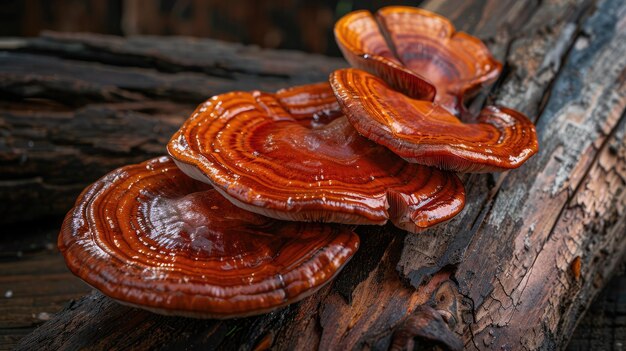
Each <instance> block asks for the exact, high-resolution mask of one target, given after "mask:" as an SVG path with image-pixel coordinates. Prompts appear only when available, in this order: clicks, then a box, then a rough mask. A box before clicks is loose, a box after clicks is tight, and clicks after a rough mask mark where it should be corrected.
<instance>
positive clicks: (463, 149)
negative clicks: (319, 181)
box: [330, 68, 538, 172]
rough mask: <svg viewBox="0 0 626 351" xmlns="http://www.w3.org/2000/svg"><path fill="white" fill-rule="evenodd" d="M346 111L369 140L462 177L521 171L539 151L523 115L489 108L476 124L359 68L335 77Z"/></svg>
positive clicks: (334, 75) (339, 73) (509, 110)
mask: <svg viewBox="0 0 626 351" xmlns="http://www.w3.org/2000/svg"><path fill="white" fill-rule="evenodd" d="M330 82H331V86H332V87H333V89H334V91H335V94H336V96H337V99H338V101H339V104H340V105H341V109H342V110H343V112H344V113H345V114H346V116H347V118H348V120H349V121H350V123H352V125H353V126H354V127H355V128H356V129H357V130H358V131H359V133H361V134H362V135H364V136H366V137H367V138H369V139H371V140H373V141H375V142H376V143H379V144H381V145H384V146H386V147H388V148H389V149H391V150H392V151H393V152H394V153H396V154H397V155H399V156H401V157H402V158H404V159H405V160H407V161H409V162H415V163H419V164H424V165H429V166H435V167H438V168H442V169H448V170H454V171H457V172H490V171H502V170H507V169H511V168H517V167H519V166H520V165H521V164H522V163H524V162H525V161H526V160H527V159H528V158H529V157H531V156H532V155H534V154H535V153H536V152H537V150H538V143H537V135H536V132H535V126H534V125H533V124H532V122H531V121H530V120H529V119H528V118H527V117H526V116H524V115H523V114H521V113H519V112H517V111H515V110H512V109H509V108H505V107H496V106H488V107H486V108H484V109H483V110H482V112H481V113H480V115H479V116H478V117H477V119H476V121H475V123H462V122H461V121H460V120H459V119H458V118H457V117H456V116H454V115H452V114H451V113H450V112H448V110H446V109H445V108H443V107H441V106H439V105H437V104H436V103H432V102H430V101H424V100H416V99H412V98H410V97H408V96H406V95H404V94H402V93H401V92H398V91H396V90H394V89H392V88H391V87H390V86H389V85H387V84H386V83H385V82H384V81H383V80H382V79H380V78H378V77H376V76H374V75H371V74H369V73H367V72H365V71H361V70H358V69H354V68H347V69H343V70H337V71H335V72H333V73H332V74H331V76H330Z"/></svg>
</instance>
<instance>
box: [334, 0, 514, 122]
mask: <svg viewBox="0 0 626 351" xmlns="http://www.w3.org/2000/svg"><path fill="white" fill-rule="evenodd" d="M335 38H336V40H337V44H338V46H339V48H340V49H341V51H342V52H343V54H344V57H345V58H346V60H348V62H350V64H351V65H352V66H353V67H356V68H360V69H363V70H366V71H368V72H370V73H372V74H376V75H378V76H379V77H381V78H383V79H384V80H385V81H386V82H387V83H388V84H390V85H391V86H392V87H394V88H395V89H397V90H400V91H402V92H403V93H405V94H407V95H409V96H411V97H413V98H416V99H420V100H430V101H432V100H433V98H434V99H435V101H436V102H438V103H439V104H440V105H442V106H444V107H445V108H446V109H448V110H449V111H450V112H452V113H455V114H458V113H460V112H461V111H462V110H463V105H462V103H463V101H462V100H463V97H464V96H469V95H471V94H473V93H475V92H476V91H477V90H478V89H479V88H480V87H481V86H482V85H484V84H488V83H490V82H493V81H494V80H495V79H496V78H497V77H498V75H499V74H500V72H501V71H502V64H501V63H500V62H498V61H497V60H496V59H494V58H493V56H492V55H491V53H490V52H489V49H487V47H486V46H485V45H484V44H483V43H482V42H481V41H480V40H479V39H478V38H476V37H473V36H471V35H469V34H467V33H463V32H456V31H455V29H454V26H453V25H452V23H451V22H450V21H448V20H447V19H446V18H445V17H442V16H439V15H437V14H435V13H432V12H429V11H426V10H422V9H419V8H414V7H407V6H389V7H385V8H382V9H380V10H379V11H378V12H377V13H376V17H374V16H373V15H372V14H371V13H369V12H367V11H355V12H351V13H349V14H347V15H346V16H344V17H342V18H341V19H340V20H339V21H338V22H337V23H336V24H335ZM418 81H421V83H418ZM428 85H430V86H433V87H436V93H437V94H436V97H435V89H432V88H428ZM416 87H421V88H416Z"/></svg>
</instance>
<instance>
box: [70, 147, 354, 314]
mask: <svg viewBox="0 0 626 351" xmlns="http://www.w3.org/2000/svg"><path fill="white" fill-rule="evenodd" d="M358 245H359V237H358V236H357V235H356V234H355V233H354V232H353V231H352V230H351V229H350V228H348V227H346V226H339V225H330V224H318V223H304V222H283V221H277V220H274V219H270V218H267V217H263V216H260V215H258V214H254V213H250V212H247V211H244V210H241V209H240V208H238V207H236V206H234V205H233V204H231V203H230V202H229V201H228V200H226V199H225V198H224V197H223V196H221V195H220V194H219V193H218V192H217V191H215V189H213V188H212V187H211V186H210V185H208V184H205V183H201V182H199V181H196V180H194V179H191V178H189V177H187V176H186V175H184V174H183V173H182V172H181V171H180V170H179V169H178V168H177V167H176V165H175V164H174V162H172V161H171V160H170V159H169V158H168V157H161V158H157V159H153V160H150V161H147V162H144V163H141V164H137V165H129V166H125V167H122V168H120V169H117V170H115V171H113V172H111V173H109V174H107V175H105V176H104V177H102V178H101V179H100V180H98V181H97V182H95V183H94V184H92V185H91V186H89V187H88V188H87V189H85V191H83V193H82V194H81V195H80V196H79V198H78V200H77V201H76V206H75V207H74V208H73V209H72V210H71V211H70V212H69V213H68V215H67V216H66V218H65V221H64V223H63V227H62V229H61V234H60V235H59V248H60V250H61V252H62V253H63V255H64V256H65V260H66V263H67V266H68V267H69V268H70V270H71V271H72V272H73V273H74V274H76V275H77V276H79V277H80V278H82V279H83V280H85V281H86V282H87V283H89V284H90V285H92V286H93V287H95V288H97V289H98V290H100V291H102V292H104V293H105V294H106V295H108V296H110V297H112V298H114V299H116V300H118V301H120V302H122V303H125V304H129V305H133V306H137V307H141V308H145V309H148V310H151V311H154V312H157V313H162V314H171V315H181V316H191V317H202V318H209V317H210V318H232V317H242V316H248V315H254V314H259V313H263V312H268V311H270V310H272V309H274V308H277V307H280V306H284V305H286V304H289V303H292V302H295V301H298V300H300V299H302V298H304V297H306V296H308V295H310V294H312V293H313V292H315V291H317V290H318V289H319V288H320V287H322V286H323V285H324V284H326V283H328V282H329V281H330V280H331V279H332V278H333V277H334V276H335V275H336V274H337V272H339V271H340V270H341V268H342V267H343V266H344V265H345V264H346V263H347V262H348V260H349V259H350V258H351V257H352V255H354V253H355V252H356V250H357V248H358Z"/></svg>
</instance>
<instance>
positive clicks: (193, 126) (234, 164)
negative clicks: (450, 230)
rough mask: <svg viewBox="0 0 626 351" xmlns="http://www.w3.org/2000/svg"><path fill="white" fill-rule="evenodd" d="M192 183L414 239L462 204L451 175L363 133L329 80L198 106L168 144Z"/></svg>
mask: <svg viewBox="0 0 626 351" xmlns="http://www.w3.org/2000/svg"><path fill="white" fill-rule="evenodd" d="M168 151H169V153H170V155H171V156H172V158H173V159H174V160H175V161H176V162H177V164H178V166H179V167H180V168H181V169H182V170H183V171H184V172H185V173H187V174H188V175H189V176H191V177H194V178H196V179H198V180H201V181H204V182H208V183H210V184H212V185H213V186H215V188H216V189H217V190H218V191H220V192H221V193H222V194H223V195H224V196H225V197H227V198H228V199H230V200H231V201H232V202H233V203H235V204H237V205H238V206H240V207H242V208H244V209H246V210H248V211H252V212H256V213H259V214H262V215H265V216H269V217H273V218H277V219H284V220H292V221H293V220H296V221H315V222H336V223H347V224H384V223H385V222H387V220H391V222H393V223H394V224H395V225H396V226H398V227H400V228H403V229H406V230H408V231H412V232H417V231H419V230H421V229H424V228H427V227H430V226H433V225H435V224H437V223H440V222H442V221H445V220H447V219H449V218H451V217H453V216H454V215H455V214H457V213H458V212H459V211H461V209H463V206H464V203H465V191H464V189H463V185H462V184H461V181H460V180H459V179H458V177H457V176H456V175H455V174H454V173H451V172H445V171H441V170H438V169H435V168H431V167H425V166H421V165H415V164H410V163H407V162H405V161H404V160H402V159H401V158H400V157H398V156H396V155H395V154H393V153H392V152H390V151H389V150H388V149H387V148H385V147H382V146H380V145H377V144H375V143H372V142H371V141H369V140H367V139H366V138H363V137H362V136H360V135H359V134H358V133H357V131H356V130H355V129H354V127H352V125H350V123H348V120H347V119H346V118H345V117H343V116H341V115H340V110H339V105H338V104H337V100H336V99H335V96H334V94H333V91H332V90H331V88H330V85H329V84H328V83H320V84H312V85H304V86H299V87H294V88H290V89H285V90H281V91H278V92H277V93H275V94H271V93H263V92H259V91H253V92H233V93H227V94H222V95H218V96H214V97H213V98H211V99H209V100H208V101H206V102H205V103H204V104H201V105H200V106H199V107H198V109H196V111H195V112H194V113H193V114H192V117H191V118H190V119H188V120H187V121H186V122H185V123H184V124H183V126H182V127H181V129H180V130H179V131H178V132H177V133H176V134H174V136H173V137H172V139H171V140H170V143H169V144H168Z"/></svg>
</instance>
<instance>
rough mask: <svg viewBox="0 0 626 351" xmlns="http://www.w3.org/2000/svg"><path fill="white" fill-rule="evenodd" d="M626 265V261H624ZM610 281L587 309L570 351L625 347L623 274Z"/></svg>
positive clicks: (624, 282) (625, 301) (625, 308)
mask: <svg viewBox="0 0 626 351" xmlns="http://www.w3.org/2000/svg"><path fill="white" fill-rule="evenodd" d="M624 264H626V262H624ZM625 268H626V267H623V268H622V273H621V276H618V277H616V278H615V279H613V280H612V281H611V282H610V283H609V284H608V285H607V286H606V288H605V289H604V290H603V291H602V293H600V295H598V297H597V298H596V300H595V301H594V302H593V304H592V305H591V306H589V311H588V313H586V314H585V316H584V317H583V318H582V320H581V321H580V324H579V325H578V327H576V332H575V333H574V335H572V339H571V340H570V344H569V345H568V347H567V349H568V350H569V351H585V350H620V349H623V348H624V345H626V274H624V269H625Z"/></svg>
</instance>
